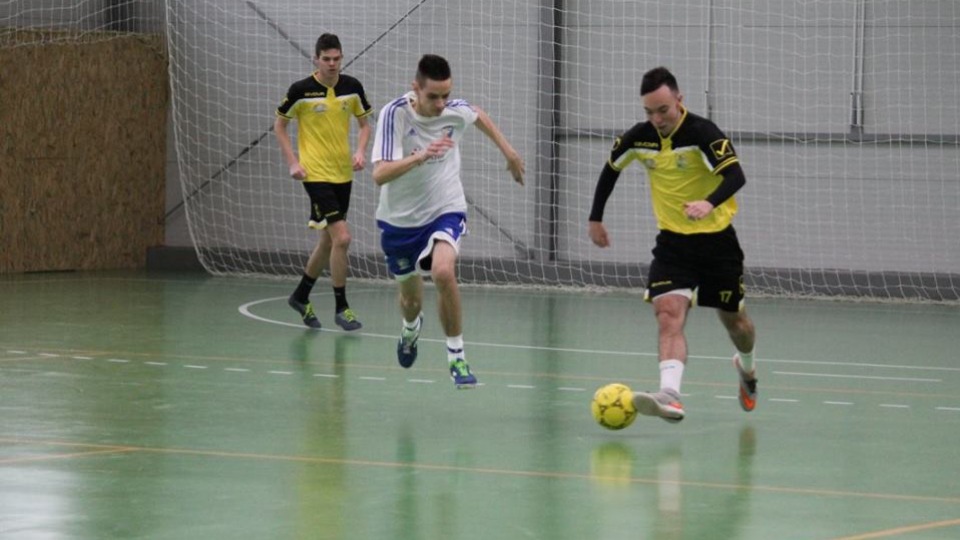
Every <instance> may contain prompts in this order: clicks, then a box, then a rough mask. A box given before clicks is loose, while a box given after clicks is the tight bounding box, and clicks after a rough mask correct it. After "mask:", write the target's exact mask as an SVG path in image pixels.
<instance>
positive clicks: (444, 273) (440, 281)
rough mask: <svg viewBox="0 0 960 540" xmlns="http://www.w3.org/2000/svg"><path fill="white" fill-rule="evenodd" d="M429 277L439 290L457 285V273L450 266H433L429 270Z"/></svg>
mask: <svg viewBox="0 0 960 540" xmlns="http://www.w3.org/2000/svg"><path fill="white" fill-rule="evenodd" d="M430 277H432V278H433V282H434V283H435V284H436V285H437V287H440V288H444V289H445V288H449V287H453V286H456V284H457V273H456V271H455V270H454V269H453V267H452V266H445V265H436V264H434V266H433V268H432V269H431V270H430Z"/></svg>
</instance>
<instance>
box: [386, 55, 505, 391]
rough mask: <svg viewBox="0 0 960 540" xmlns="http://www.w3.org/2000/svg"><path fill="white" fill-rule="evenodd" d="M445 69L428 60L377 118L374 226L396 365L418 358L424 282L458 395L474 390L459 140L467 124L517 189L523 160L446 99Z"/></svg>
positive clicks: (475, 115)
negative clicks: (467, 338) (396, 310)
mask: <svg viewBox="0 0 960 540" xmlns="http://www.w3.org/2000/svg"><path fill="white" fill-rule="evenodd" d="M452 88H453V79H452V76H451V72H450V64H449V63H447V61H446V60H445V59H444V58H442V57H440V56H437V55H434V54H427V55H424V56H423V58H421V59H420V62H419V64H417V75H416V78H415V80H414V82H413V91H412V92H408V93H407V94H406V95H404V96H402V97H400V98H399V99H396V100H394V101H392V102H390V103H388V104H387V105H386V106H385V107H384V108H383V109H382V110H381V111H380V116H379V120H378V123H377V130H376V134H375V136H374V142H373V154H372V159H371V161H373V180H374V181H375V182H376V183H377V185H378V186H382V189H381V190H380V202H379V204H378V205H377V214H376V215H377V225H378V226H379V227H380V245H381V247H382V248H383V251H384V253H385V254H386V258H387V266H388V267H389V269H390V272H391V273H392V274H393V275H394V277H395V278H396V280H397V283H398V284H399V286H400V311H401V312H402V314H403V330H402V331H401V334H400V340H399V342H398V343H397V360H398V361H399V362H400V365H401V366H403V367H405V368H408V367H410V366H412V365H413V363H414V361H415V360H416V359H417V339H418V338H419V337H420V329H421V327H422V325H423V314H422V302H423V279H422V277H421V276H422V275H429V276H430V277H431V278H432V279H433V282H434V284H435V285H436V287H437V293H438V296H439V299H438V306H437V307H438V311H439V315H440V323H441V325H442V326H443V331H444V334H445V335H446V336H447V360H448V361H449V364H450V377H451V378H452V379H453V382H454V384H455V385H456V387H457V388H473V387H474V386H476V384H477V378H476V377H475V376H474V375H473V373H471V372H470V366H469V365H468V364H467V361H466V357H465V355H464V351H463V316H462V310H461V305H460V291H459V288H458V286H457V275H456V262H457V255H458V254H459V252H460V237H461V235H463V233H464V232H465V231H466V219H467V201H466V197H465V196H464V193H463V184H462V182H461V179H460V149H459V144H458V143H459V141H460V139H461V137H463V132H464V130H465V129H466V128H467V126H469V125H470V124H474V123H476V125H477V128H479V129H480V131H481V132H482V133H483V134H484V135H486V136H487V137H488V138H489V139H490V140H491V141H493V143H494V144H495V145H496V146H497V148H499V149H500V152H501V153H503V156H504V158H506V160H507V170H509V171H510V174H511V175H512V176H513V179H514V180H515V181H516V182H517V183H518V184H521V185H523V173H524V166H523V160H522V159H521V158H520V155H519V154H518V153H517V151H516V150H514V149H513V147H512V146H511V145H510V143H509V142H508V141H507V139H506V138H505V137H504V136H503V134H502V133H501V132H500V130H499V129H498V128H497V126H496V124H494V123H493V120H491V119H490V117H489V116H488V115H487V114H486V113H485V112H483V111H482V110H480V109H479V108H477V107H473V106H471V105H470V104H468V103H467V102H466V101H464V100H459V99H454V100H451V99H449V98H450V91H451V89H452Z"/></svg>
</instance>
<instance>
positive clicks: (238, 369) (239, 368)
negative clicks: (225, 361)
mask: <svg viewBox="0 0 960 540" xmlns="http://www.w3.org/2000/svg"><path fill="white" fill-rule="evenodd" d="M223 370H224V371H232V372H234V373H249V372H250V370H249V369H247V368H242V367H227V368H223Z"/></svg>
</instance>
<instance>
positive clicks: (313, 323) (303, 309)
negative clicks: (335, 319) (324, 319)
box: [287, 296, 320, 328]
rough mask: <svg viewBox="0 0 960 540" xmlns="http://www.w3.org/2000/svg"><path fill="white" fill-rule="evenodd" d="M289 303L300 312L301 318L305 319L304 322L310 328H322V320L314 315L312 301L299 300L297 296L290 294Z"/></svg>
mask: <svg viewBox="0 0 960 540" xmlns="http://www.w3.org/2000/svg"><path fill="white" fill-rule="evenodd" d="M287 304H289V305H290V307H292V308H293V309H294V310H296V312H297V313H299V314H300V318H302V319H303V324H305V325H307V326H309V327H310V328H320V320H319V319H317V316H316V315H314V313H313V305H312V304H311V303H310V302H307V303H306V304H304V303H301V302H297V300H296V298H294V297H293V296H290V298H288V299H287Z"/></svg>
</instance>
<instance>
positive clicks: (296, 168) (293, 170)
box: [290, 162, 307, 180]
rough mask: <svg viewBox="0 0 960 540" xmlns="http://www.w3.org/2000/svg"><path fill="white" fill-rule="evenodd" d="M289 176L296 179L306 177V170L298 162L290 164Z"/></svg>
mask: <svg viewBox="0 0 960 540" xmlns="http://www.w3.org/2000/svg"><path fill="white" fill-rule="evenodd" d="M290 176H291V177H293V178H294V179H296V180H303V179H304V178H306V177H307V170H306V169H304V168H303V165H300V163H299V162H297V163H294V164H293V165H291V166H290Z"/></svg>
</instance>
